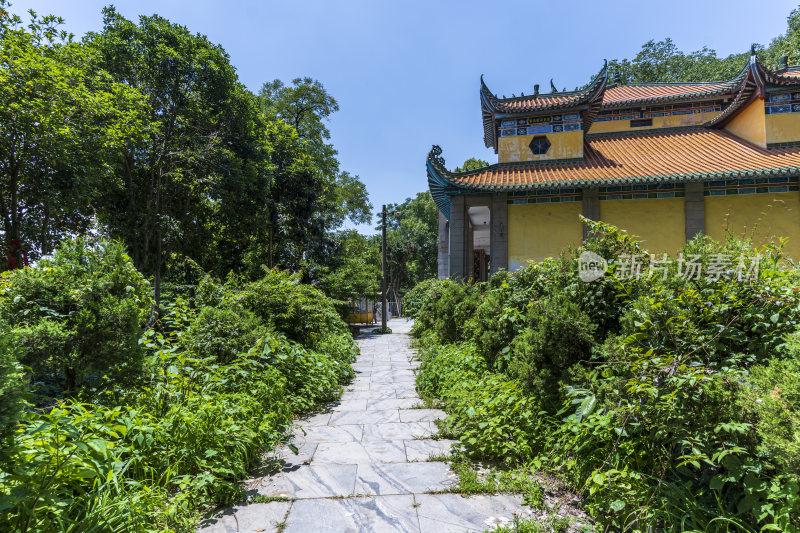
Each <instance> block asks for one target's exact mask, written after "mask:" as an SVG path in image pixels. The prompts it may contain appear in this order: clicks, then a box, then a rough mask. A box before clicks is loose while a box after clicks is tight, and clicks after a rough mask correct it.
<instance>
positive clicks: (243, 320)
mask: <svg viewBox="0 0 800 533" xmlns="http://www.w3.org/2000/svg"><path fill="white" fill-rule="evenodd" d="M225 304H230V305H225ZM268 331H269V329H268V328H267V327H266V326H265V325H263V324H262V322H261V321H260V320H258V319H257V318H256V317H255V316H254V315H253V313H251V312H249V311H246V310H245V309H243V308H242V307H241V306H240V305H236V304H235V303H231V302H225V303H222V302H221V303H220V304H219V305H217V306H215V307H203V308H202V309H201V310H200V312H199V313H198V315H197V318H196V319H195V320H194V321H193V322H192V325H191V326H189V329H187V330H186V334H185V336H184V340H185V344H186V347H187V348H189V349H190V350H193V351H194V352H195V353H197V354H198V355H201V356H209V357H213V358H214V360H215V361H216V362H217V363H230V362H231V361H233V359H234V358H235V357H236V356H237V355H240V354H243V353H247V351H248V350H249V349H250V348H252V347H253V346H255V345H256V344H257V343H258V341H259V340H260V339H261V338H262V337H264V336H265V335H266V334H267V332H268Z"/></svg>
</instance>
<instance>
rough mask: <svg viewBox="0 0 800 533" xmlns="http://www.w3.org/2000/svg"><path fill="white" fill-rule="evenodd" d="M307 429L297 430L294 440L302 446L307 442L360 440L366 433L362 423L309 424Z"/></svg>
mask: <svg viewBox="0 0 800 533" xmlns="http://www.w3.org/2000/svg"><path fill="white" fill-rule="evenodd" d="M302 429H303V430H304V431H305V435H304V434H303V431H301V430H299V429H298V430H297V431H295V434H294V438H293V439H292V442H293V443H294V445H295V446H301V445H302V444H304V443H307V442H358V441H360V440H361V438H362V437H363V435H364V426H362V425H360V424H341V425H338V426H309V427H305V428H302Z"/></svg>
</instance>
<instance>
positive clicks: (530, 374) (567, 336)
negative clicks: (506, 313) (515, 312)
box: [509, 296, 595, 404]
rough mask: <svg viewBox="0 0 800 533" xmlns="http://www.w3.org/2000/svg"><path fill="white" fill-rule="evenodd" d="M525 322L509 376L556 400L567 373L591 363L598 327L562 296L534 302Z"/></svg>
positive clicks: (517, 340) (510, 365) (515, 346)
mask: <svg viewBox="0 0 800 533" xmlns="http://www.w3.org/2000/svg"><path fill="white" fill-rule="evenodd" d="M526 323H527V328H526V329H525V330H524V332H523V333H522V334H521V335H519V336H518V337H517V338H516V339H515V340H514V343H513V344H512V347H511V363H510V364H509V374H510V375H512V376H515V377H518V378H519V379H520V380H521V381H522V383H524V384H525V387H526V388H527V389H528V390H529V391H537V392H538V391H541V392H543V393H544V394H545V395H546V396H551V397H554V396H556V395H557V393H558V388H559V382H560V380H561V378H562V377H563V376H564V374H565V373H566V371H567V370H568V369H569V368H570V367H572V366H573V365H575V364H577V363H579V362H581V361H588V360H589V358H590V356H591V352H592V347H593V345H594V338H593V333H594V329H595V326H594V324H592V323H591V322H590V320H589V317H588V316H586V314H585V313H583V312H582V311H581V310H580V308H579V307H578V305H577V304H576V303H574V302H572V301H570V300H568V299H567V298H565V297H563V296H555V297H549V298H544V299H542V300H538V301H534V302H531V303H530V304H529V309H528V316H527V317H526ZM556 403H557V404H558V403H559V402H556Z"/></svg>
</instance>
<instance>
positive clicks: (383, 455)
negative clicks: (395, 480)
mask: <svg viewBox="0 0 800 533" xmlns="http://www.w3.org/2000/svg"><path fill="white" fill-rule="evenodd" d="M405 462H406V449H405V445H404V444H403V441H402V440H395V441H390V440H373V441H362V442H323V443H320V444H319V447H318V448H317V452H316V454H315V455H314V464H317V463H339V464H348V465H361V464H373V463H375V464H379V463H405Z"/></svg>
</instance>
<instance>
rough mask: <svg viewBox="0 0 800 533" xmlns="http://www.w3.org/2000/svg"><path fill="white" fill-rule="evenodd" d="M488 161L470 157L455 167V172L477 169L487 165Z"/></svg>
mask: <svg viewBox="0 0 800 533" xmlns="http://www.w3.org/2000/svg"><path fill="white" fill-rule="evenodd" d="M488 166H489V162H488V161H484V160H483V159H477V158H475V157H470V158H469V159H467V160H466V161H464V164H463V165H461V166H460V167H456V169H455V172H466V171H468V170H477V169H479V168H483V167H488Z"/></svg>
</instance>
